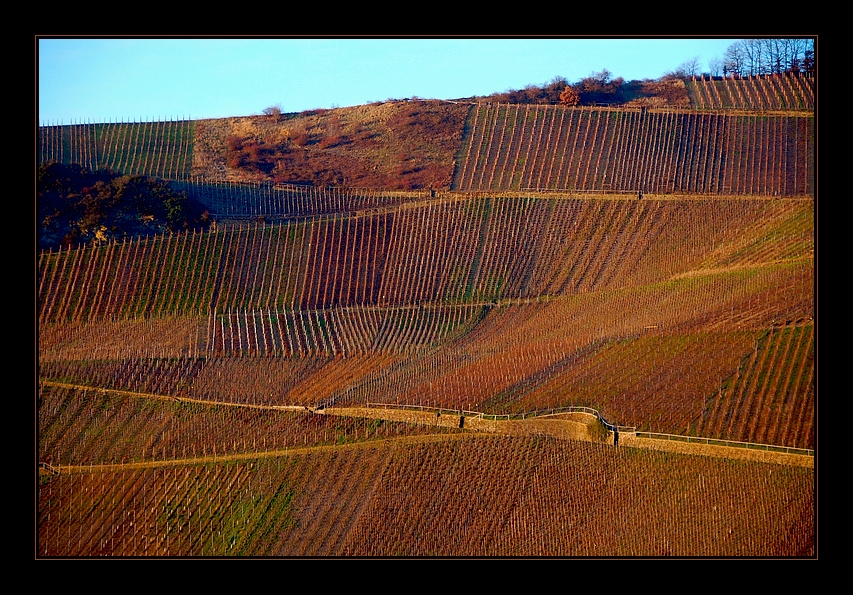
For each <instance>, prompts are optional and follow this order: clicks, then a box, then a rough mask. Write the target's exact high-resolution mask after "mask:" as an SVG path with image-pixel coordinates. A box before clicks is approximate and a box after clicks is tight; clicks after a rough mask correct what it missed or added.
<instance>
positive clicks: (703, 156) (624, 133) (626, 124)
mask: <svg viewBox="0 0 853 595" xmlns="http://www.w3.org/2000/svg"><path fill="white" fill-rule="evenodd" d="M467 126H468V128H469V130H470V132H469V133H468V134H466V136H465V138H464V139H463V145H462V148H461V150H460V153H459V159H458V162H457V167H456V172H455V174H454V181H453V188H454V189H455V190H461V191H471V190H475V191H476V190H499V189H539V188H541V189H569V190H598V191H607V190H609V191H621V192H634V193H637V192H643V193H653V194H671V193H685V194H696V193H698V194H721V195H763V196H802V195H811V194H813V193H814V173H815V172H814V151H815V145H814V118H813V117H805V116H787V115H781V116H780V115H775V116H774V115H743V114H738V115H728V114H706V113H700V112H695V111H694V112H691V111H684V112H676V111H667V112H656V111H655V112H651V111H650V112H645V111H623V110H609V109H578V108H567V107H564V106H539V105H497V104H483V105H479V106H476V107H474V108H472V110H471V113H470V114H469V116H468V125H467Z"/></svg>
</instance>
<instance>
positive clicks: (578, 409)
mask: <svg viewBox="0 0 853 595" xmlns="http://www.w3.org/2000/svg"><path fill="white" fill-rule="evenodd" d="M367 407H368V408H377V409H380V408H381V409H401V410H408V411H432V412H435V413H436V414H447V415H459V416H464V417H476V418H478V419H489V420H492V421H498V420H507V421H509V420H513V419H515V420H523V419H531V418H534V417H546V416H549V415H559V414H561V413H587V414H589V415H594V416H595V417H596V418H598V420H599V421H600V422H601V423H602V424H603V425H604V426H605V427H606V428H607V429H608V430H610V431H611V432H619V433H627V434H634V435H635V436H636V437H637V438H651V439H655V440H673V441H678V442H690V443H698V444H708V445H711V446H729V447H732V448H746V449H750V450H765V451H770V452H781V453H787V454H797V455H804V456H809V457H813V456H814V450H813V449H809V448H795V447H792V446H777V445H773V444H758V443H755V442H739V441H737V440H723V439H717V438H702V437H698V436H679V435H677V434H663V433H658V432H638V431H637V428H635V427H633V426H620V425H617V424H611V423H610V422H608V421H607V420H605V419H604V418H603V417H602V416H601V414H600V413H599V412H598V411H596V410H595V409H593V408H592V407H584V406H582V405H570V406H568V407H556V408H549V409H538V410H535V411H525V412H522V413H503V414H497V413H483V412H481V411H469V410H467V409H448V408H444V407H431V406H428V405H406V404H399V403H370V402H368V403H367Z"/></svg>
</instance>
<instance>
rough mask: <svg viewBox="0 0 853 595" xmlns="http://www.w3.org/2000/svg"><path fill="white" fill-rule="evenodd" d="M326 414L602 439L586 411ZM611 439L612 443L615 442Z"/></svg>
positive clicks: (336, 410) (360, 410)
mask: <svg viewBox="0 0 853 595" xmlns="http://www.w3.org/2000/svg"><path fill="white" fill-rule="evenodd" d="M317 413H325V414H327V415H347V416H354V417H369V418H373V419H384V420H388V421H402V422H407V423H415V424H421V425H430V426H435V427H445V428H458V427H461V428H463V429H465V430H470V431H471V432H483V433H488V434H505V435H510V436H531V435H536V434H547V435H549V436H553V437H555V438H562V439H566V440H584V441H587V442H600V441H601V440H600V439H599V438H598V437H597V434H596V432H595V428H596V426H597V423H598V422H597V420H596V418H595V416H593V415H589V414H585V413H563V414H559V415H554V416H548V417H544V416H543V417H535V418H534V417H531V418H529V419H510V420H507V419H496V420H495V419H488V418H486V417H480V416H477V415H466V416H464V421H463V420H462V416H461V415H459V414H458V413H448V412H443V413H440V414H439V413H437V412H435V411H415V410H408V409H393V408H392V409H382V408H377V407H333V408H329V409H324V410H321V411H318V412H317ZM612 441H613V440H612V438H611V439H610V442H611V443H612Z"/></svg>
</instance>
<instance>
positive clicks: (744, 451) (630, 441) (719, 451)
mask: <svg viewBox="0 0 853 595" xmlns="http://www.w3.org/2000/svg"><path fill="white" fill-rule="evenodd" d="M619 447H620V448H621V447H627V448H643V449H649V450H661V451H666V452H675V453H680V454H688V455H699V456H706V457H721V458H726V459H743V460H747V461H757V462H761V463H775V464H777V465H795V466H797V467H809V468H814V457H813V456H809V455H802V454H796V453H788V452H779V451H773V450H761V449H756V448H742V447H737V446H723V445H718V444H704V443H701V442H682V441H680V440H661V439H657V438H638V437H637V436H635V435H633V434H620V435H619Z"/></svg>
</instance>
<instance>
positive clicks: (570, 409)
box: [366, 402, 636, 432]
mask: <svg viewBox="0 0 853 595" xmlns="http://www.w3.org/2000/svg"><path fill="white" fill-rule="evenodd" d="M366 406H367V407H368V408H376V409H401V410H407V411H432V412H435V413H436V414H447V415H459V416H464V417H476V418H478V419H488V420H492V421H498V420H507V421H509V420H513V419H515V420H524V419H531V418H534V417H546V416H549V415H559V414H561V413H587V414H589V415H594V416H595V417H597V418H598V420H599V421H600V422H601V423H602V424H604V426H605V427H606V428H607V429H608V430H610V431H611V432H613V431H619V432H635V431H636V428H635V427H633V426H620V425H616V424H611V423H610V422H608V421H607V420H605V419H604V418H603V417H601V414H600V413H599V412H598V411H596V410H595V409H593V408H591V407H584V406H582V405H570V406H567V407H551V408H548V409H537V410H535V411H524V412H521V413H483V412H482V411H469V410H467V409H448V408H445V407H431V406H428V405H406V404H399V403H370V402H368V403H367V405H366Z"/></svg>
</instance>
